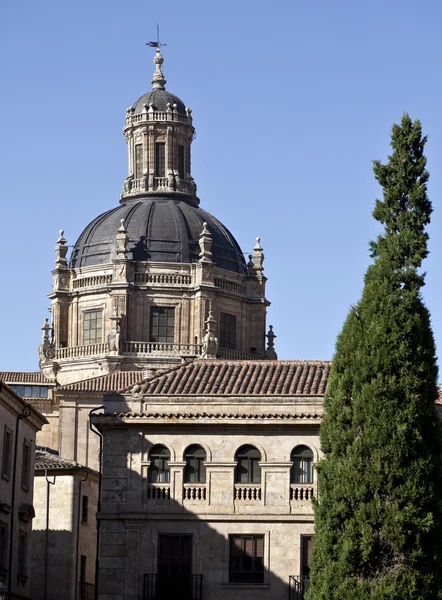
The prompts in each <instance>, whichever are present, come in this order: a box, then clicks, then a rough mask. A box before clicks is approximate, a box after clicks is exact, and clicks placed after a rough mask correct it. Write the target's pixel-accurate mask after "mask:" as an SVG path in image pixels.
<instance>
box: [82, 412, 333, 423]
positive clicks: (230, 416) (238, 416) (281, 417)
mask: <svg viewBox="0 0 442 600" xmlns="http://www.w3.org/2000/svg"><path fill="white" fill-rule="evenodd" d="M102 417H105V418H109V417H117V418H124V419H163V420H168V419H179V420H180V421H182V420H195V419H198V420H199V421H201V420H205V419H209V420H210V419H223V420H224V419H227V420H231V421H242V420H244V419H245V420H249V421H257V420H259V421H263V420H272V419H273V420H278V421H286V420H288V419H311V420H318V419H322V415H321V414H319V413H316V412H315V413H263V414H261V413H253V414H250V413H206V412H198V413H144V412H143V413H134V412H120V413H115V412H114V413H101V414H97V415H95V417H94V419H97V418H98V419H100V418H102Z"/></svg>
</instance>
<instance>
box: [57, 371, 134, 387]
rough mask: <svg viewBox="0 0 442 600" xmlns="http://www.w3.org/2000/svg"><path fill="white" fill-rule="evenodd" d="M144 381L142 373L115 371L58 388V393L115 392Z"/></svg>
mask: <svg viewBox="0 0 442 600" xmlns="http://www.w3.org/2000/svg"><path fill="white" fill-rule="evenodd" d="M144 379H145V373H143V371H115V372H114V373H108V374H107V375H101V376H100V377H93V378H91V379H84V380H82V381H77V382H75V383H69V384H68V385H64V386H62V387H59V388H58V390H59V391H72V392H116V391H117V390H120V389H121V388H122V387H124V388H126V387H132V386H134V385H135V384H136V383H141V382H142V381H144Z"/></svg>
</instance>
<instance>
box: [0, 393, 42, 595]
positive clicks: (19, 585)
mask: <svg viewBox="0 0 442 600" xmlns="http://www.w3.org/2000/svg"><path fill="white" fill-rule="evenodd" d="M46 423H47V421H46V419H45V418H44V417H43V415H41V414H40V413H39V412H38V411H37V410H36V409H35V408H33V407H32V406H31V405H30V404H29V403H28V402H25V401H24V400H23V399H22V398H21V397H20V396H19V395H18V394H17V393H16V392H15V391H14V390H12V389H11V388H10V387H8V386H7V385H5V384H4V383H3V382H0V597H2V598H11V599H12V598H16V599H17V600H19V599H23V600H25V599H29V598H30V597H31V594H30V590H31V579H30V572H31V560H30V559H31V555H30V553H31V531H32V520H33V518H34V517H35V510H34V500H33V493H34V478H33V469H34V454H35V437H36V434H37V432H38V431H40V430H41V428H42V427H43V425H45V424H46Z"/></svg>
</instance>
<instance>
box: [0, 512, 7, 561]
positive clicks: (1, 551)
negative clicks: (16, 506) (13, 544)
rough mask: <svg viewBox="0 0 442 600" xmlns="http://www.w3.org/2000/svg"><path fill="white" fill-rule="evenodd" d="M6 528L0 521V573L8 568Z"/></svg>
mask: <svg viewBox="0 0 442 600" xmlns="http://www.w3.org/2000/svg"><path fill="white" fill-rule="evenodd" d="M7 555H8V526H7V524H6V523H3V521H0V571H5V570H6V569H7V568H8V565H7V561H6V558H7Z"/></svg>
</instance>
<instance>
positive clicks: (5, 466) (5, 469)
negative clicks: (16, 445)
mask: <svg viewBox="0 0 442 600" xmlns="http://www.w3.org/2000/svg"><path fill="white" fill-rule="evenodd" d="M11 454H12V430H11V429H9V427H8V426H7V425H5V430H4V438H3V457H2V477H3V479H9V478H10V477H11Z"/></svg>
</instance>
